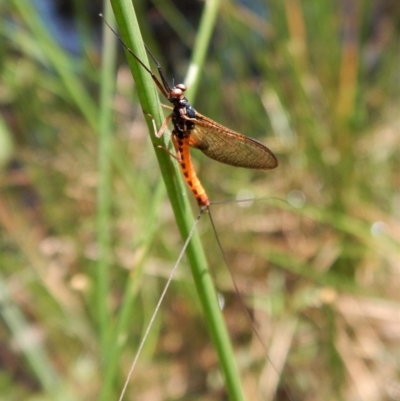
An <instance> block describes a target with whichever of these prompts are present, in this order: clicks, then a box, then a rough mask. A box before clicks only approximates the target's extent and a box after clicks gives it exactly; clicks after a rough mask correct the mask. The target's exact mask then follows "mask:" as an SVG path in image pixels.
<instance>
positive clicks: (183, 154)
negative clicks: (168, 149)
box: [175, 137, 210, 206]
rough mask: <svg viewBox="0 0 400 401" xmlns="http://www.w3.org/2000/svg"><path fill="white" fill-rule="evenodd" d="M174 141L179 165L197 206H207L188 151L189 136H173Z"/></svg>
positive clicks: (206, 200) (207, 202) (207, 203)
mask: <svg viewBox="0 0 400 401" xmlns="http://www.w3.org/2000/svg"><path fill="white" fill-rule="evenodd" d="M175 143H176V146H177V151H178V152H179V155H180V161H179V165H180V167H181V170H182V173H183V177H184V178H185V181H186V182H187V184H188V185H189V188H190V190H191V191H192V192H193V195H194V196H195V198H196V200H197V203H198V204H199V206H208V205H209V204H210V201H209V199H208V196H207V194H206V191H205V190H204V188H203V186H202V185H201V184H200V181H199V179H198V178H197V175H196V172H195V171H194V168H193V164H192V159H191V157H190V152H189V137H186V138H183V139H181V138H178V137H175Z"/></svg>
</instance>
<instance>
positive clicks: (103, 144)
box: [95, 1, 117, 354]
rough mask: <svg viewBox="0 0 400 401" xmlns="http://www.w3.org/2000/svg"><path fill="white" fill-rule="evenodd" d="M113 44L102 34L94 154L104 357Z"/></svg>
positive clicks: (99, 321) (98, 302)
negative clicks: (97, 130)
mask: <svg viewBox="0 0 400 401" xmlns="http://www.w3.org/2000/svg"><path fill="white" fill-rule="evenodd" d="M105 3H106V4H105V13H106V16H107V19H108V20H109V21H110V23H114V19H113V16H112V12H111V6H110V4H109V2H108V1H106V2H105ZM105 28H106V27H105ZM116 44H117V41H116V38H115V36H114V35H113V33H112V32H111V31H110V30H109V29H104V30H103V54H102V62H101V66H102V67H101V75H100V87H101V92H100V108H99V135H98V144H99V153H98V169H99V175H98V187H97V245H98V263H97V269H96V278H97V279H96V290H95V292H96V313H97V327H98V333H99V338H100V343H101V350H102V354H105V353H106V350H107V346H108V342H107V337H108V335H107V332H108V331H109V329H110V319H111V316H110V310H109V307H108V298H109V290H110V288H109V282H110V262H111V234H110V230H111V224H110V220H111V203H112V199H111V194H112V188H111V187H112V182H111V166H112V160H111V149H112V146H111V145H112V127H113V111H112V102H113V94H114V88H115V60H116V48H117V46H116Z"/></svg>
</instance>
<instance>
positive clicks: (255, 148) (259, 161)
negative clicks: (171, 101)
mask: <svg viewBox="0 0 400 401" xmlns="http://www.w3.org/2000/svg"><path fill="white" fill-rule="evenodd" d="M196 113H197V112H196ZM190 121H193V122H195V127H194V128H193V129H192V130H190V137H189V138H190V139H189V144H190V146H192V147H194V148H197V149H200V150H201V151H202V152H203V153H204V154H205V155H207V156H208V157H210V158H211V159H214V160H217V161H219V162H220V163H225V164H229V165H231V166H236V167H245V168H252V169H260V170H270V169H273V168H275V167H276V166H277V165H278V161H277V159H276V157H275V155H274V154H273V153H272V152H271V151H270V150H269V149H268V148H267V147H266V146H264V145H263V144H262V143H260V142H258V141H256V140H255V139H252V138H249V137H247V136H244V135H241V134H238V133H236V132H234V131H231V130H230V129H228V128H225V127H224V126H222V125H220V124H218V123H216V122H215V121H213V120H210V119H209V118H207V117H205V116H203V115H201V114H199V113H197V114H196V118H195V119H194V118H193V119H190Z"/></svg>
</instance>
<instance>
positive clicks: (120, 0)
mask: <svg viewBox="0 0 400 401" xmlns="http://www.w3.org/2000/svg"><path fill="white" fill-rule="evenodd" d="M111 4H112V6H113V10H114V14H115V16H116V20H117V23H118V26H119V29H120V31H121V36H122V38H123V39H124V41H125V42H126V43H127V45H128V46H129V47H130V48H131V49H132V51H133V52H134V53H135V54H137V55H138V57H139V58H140V59H141V60H143V61H144V62H145V63H147V57H146V53H145V49H144V45H143V42H142V40H141V35H140V31H139V28H138V24H137V20H136V16H135V11H134V9H133V6H132V3H131V1H129V0H112V1H111ZM214 13H215V11H214ZM210 18H211V17H210ZM214 21H215V16H214ZM202 42H204V41H202ZM128 60H129V64H130V66H131V70H132V74H133V77H134V79H135V82H136V84H137V88H138V95H139V99H140V102H141V104H142V107H143V110H145V112H146V113H150V114H151V115H152V116H153V117H154V119H155V121H156V125H157V126H158V127H159V126H160V125H161V123H162V120H163V116H162V113H161V108H160V105H159V99H158V96H157V94H156V92H155V85H154V82H153V81H152V79H151V77H150V75H149V74H148V73H147V72H146V71H145V70H144V69H143V67H142V66H140V65H139V64H138V63H137V62H136V60H135V59H134V58H133V57H131V56H129V55H128ZM148 126H149V131H150V132H151V133H153V125H152V122H151V121H150V120H148ZM164 136H165V135H164ZM151 139H152V141H153V143H154V144H155V145H159V144H160V141H159V140H158V139H156V138H155V137H154V135H153V134H152V135H151ZM156 149H157V148H156ZM156 155H157V158H158V161H159V163H160V168H161V173H162V176H163V179H164V182H165V185H166V187H167V191H168V194H169V197H170V200H171V204H172V208H173V210H174V214H175V218H176V221H177V224H178V227H179V230H180V233H181V236H182V238H183V239H184V240H185V239H186V238H187V236H188V234H189V232H190V229H191V227H192V225H193V215H192V213H191V211H190V207H189V203H188V200H187V197H186V196H183V194H186V189H185V188H184V183H183V180H182V178H181V176H180V173H179V171H178V168H177V166H176V165H173V163H172V162H171V158H170V157H169V156H168V155H167V154H166V153H165V152H162V151H158V149H157V150H156ZM187 257H188V260H189V262H190V266H191V269H192V274H193V278H194V281H195V284H196V289H197V292H198V295H199V298H200V302H201V304H202V308H203V311H204V314H205V317H206V320H207V324H208V328H209V331H210V334H211V337H212V340H213V342H214V346H215V349H216V351H217V353H218V357H219V360H220V365H221V369H222V371H223V374H224V377H225V382H226V386H227V391H228V394H229V397H230V399H231V400H243V399H244V396H243V391H242V388H241V386H240V377H239V373H238V371H237V367H236V363H235V359H234V355H233V351H232V347H231V343H230V339H229V336H228V333H227V330H226V327H225V323H224V320H223V317H222V314H221V311H220V309H219V306H218V302H217V296H216V293H215V289H214V285H213V282H212V280H211V277H210V274H209V272H208V268H207V262H206V257H205V253H204V250H203V248H202V246H201V243H200V240H199V238H198V236H197V235H195V236H194V237H193V239H192V241H191V242H190V244H189V246H188V249H187Z"/></svg>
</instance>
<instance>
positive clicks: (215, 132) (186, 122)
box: [107, 24, 278, 207]
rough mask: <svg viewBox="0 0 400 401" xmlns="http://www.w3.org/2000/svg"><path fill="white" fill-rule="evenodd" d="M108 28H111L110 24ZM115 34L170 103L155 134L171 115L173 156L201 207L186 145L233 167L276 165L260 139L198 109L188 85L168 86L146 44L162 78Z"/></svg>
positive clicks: (200, 193) (204, 196)
mask: <svg viewBox="0 0 400 401" xmlns="http://www.w3.org/2000/svg"><path fill="white" fill-rule="evenodd" d="M107 25H108V24H107ZM110 29H112V28H111V27H110ZM114 33H115V32H114ZM115 34H116V33H115ZM116 35H117V34H116ZM117 37H118V39H119V40H120V42H121V43H122V45H123V46H124V47H125V49H126V50H127V51H128V52H129V53H130V54H131V55H132V56H133V57H134V58H135V59H136V60H137V61H138V62H139V63H140V64H141V65H142V67H143V68H144V69H145V70H146V71H147V72H148V73H149V74H150V75H151V77H152V78H153V81H154V83H155V84H156V85H157V87H158V88H159V89H160V91H161V93H162V94H163V95H164V97H165V98H166V99H167V100H168V101H169V102H170V103H172V105H173V108H172V113H171V114H170V115H169V116H167V118H166V119H165V121H164V123H163V124H162V126H161V128H160V130H159V131H158V133H157V134H156V135H157V136H158V137H160V136H161V135H162V134H163V132H164V131H165V129H166V128H167V125H168V122H169V121H170V120H171V119H172V125H173V127H174V128H173V130H172V142H173V144H174V148H175V152H176V155H175V156H174V155H173V156H174V157H175V158H176V159H177V160H178V162H179V165H180V168H181V171H182V173H183V176H184V178H185V181H186V183H187V184H188V186H189V188H190V190H191V191H192V193H193V195H194V196H195V198H196V200H197V203H198V204H199V206H200V207H208V206H209V204H210V201H209V199H208V196H207V194H206V192H205V190H204V188H203V187H202V185H201V183H200V181H199V179H198V178H197V175H196V172H195V171H194V168H193V164H192V161H191V158H190V152H189V147H194V148H197V149H200V150H201V151H202V152H203V153H204V154H205V155H207V156H208V157H210V158H211V159H214V160H217V161H219V162H221V163H225V164H229V165H231V166H235V167H244V168H252V169H260V170H270V169H273V168H275V167H277V165H278V161H277V159H276V157H275V155H274V154H273V153H272V152H271V151H270V150H269V149H268V148H267V147H266V146H264V145H263V144H262V143H260V142H258V141H256V140H255V139H252V138H249V137H247V136H244V135H241V134H238V133H237V132H234V131H232V130H230V129H228V128H226V127H224V126H222V125H220V124H218V123H216V122H215V121H213V120H211V119H209V118H207V117H205V116H203V115H201V114H200V113H198V112H197V111H196V110H195V109H194V108H193V107H192V106H191V105H190V103H189V102H188V100H187V99H186V97H185V96H184V92H185V91H186V89H187V88H186V86H185V85H184V84H178V85H175V86H174V87H173V88H171V87H170V86H169V84H168V82H167V80H166V78H165V76H164V73H163V70H162V67H161V66H160V64H159V63H158V61H157V60H156V59H155V57H154V56H153V55H152V53H151V52H150V51H149V49H148V48H147V47H146V50H147V52H148V54H149V55H150V57H151V58H152V59H153V61H154V63H155V64H156V65H157V69H158V72H159V75H160V79H161V81H160V80H159V79H158V78H157V77H156V76H155V75H154V74H153V73H152V71H151V70H150V69H149V68H148V67H147V66H146V65H145V64H144V63H143V62H142V61H141V60H140V59H139V57H137V56H136V54H135V53H133V51H132V50H131V49H130V48H129V47H128V46H126V44H125V43H124V42H123V41H122V39H121V38H120V37H119V36H118V35H117Z"/></svg>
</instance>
